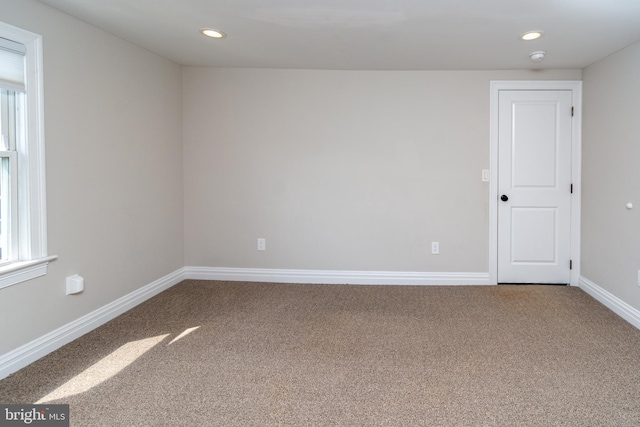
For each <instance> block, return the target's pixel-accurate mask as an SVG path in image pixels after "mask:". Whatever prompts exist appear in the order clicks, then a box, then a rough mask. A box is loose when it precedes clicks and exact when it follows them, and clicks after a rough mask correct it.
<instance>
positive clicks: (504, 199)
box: [500, 194, 509, 202]
mask: <svg viewBox="0 0 640 427" xmlns="http://www.w3.org/2000/svg"><path fill="white" fill-rule="evenodd" d="M500 200H502V201H503V202H506V201H507V200H509V198H508V197H507V195H506V194H503V195H502V196H500Z"/></svg>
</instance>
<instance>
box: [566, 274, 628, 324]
mask: <svg viewBox="0 0 640 427" xmlns="http://www.w3.org/2000/svg"><path fill="white" fill-rule="evenodd" d="M578 286H580V288H581V289H582V290H583V291H585V292H586V293H588V294H589V295H591V296H592V297H593V298H595V299H596V300H598V301H599V302H600V303H602V304H603V305H604V306H606V307H607V308H608V309H609V310H611V311H613V312H614V313H616V314H617V315H618V316H620V317H622V318H623V319H624V320H626V321H627V322H629V323H631V324H632V325H633V326H635V327H636V328H637V329H640V311H638V310H636V309H635V308H633V307H631V306H630V305H629V304H627V303H626V302H624V301H622V300H621V299H620V298H618V297H617V296H615V295H613V294H612V293H610V292H609V291H607V290H605V289H603V288H601V287H600V286H598V285H597V284H595V283H594V282H592V281H591V280H589V279H587V278H586V277H582V276H581V277H580V280H579V283H578Z"/></svg>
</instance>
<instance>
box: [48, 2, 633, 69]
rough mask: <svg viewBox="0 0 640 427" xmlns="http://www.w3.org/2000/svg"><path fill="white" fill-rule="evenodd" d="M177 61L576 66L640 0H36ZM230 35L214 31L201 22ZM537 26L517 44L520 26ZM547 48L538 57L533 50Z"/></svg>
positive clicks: (605, 42) (624, 41)
mask: <svg viewBox="0 0 640 427" xmlns="http://www.w3.org/2000/svg"><path fill="white" fill-rule="evenodd" d="M40 1H41V2H42V3H45V4H48V5H50V6H53V7H55V8H57V9H60V10H62V11H64V12H66V13H68V14H70V15H73V16H75V17H77V18H80V19H82V20H84V21H86V22H88V23H91V24H93V25H95V26H97V27H100V28H103V29H105V30H106V31H108V32H110V33H112V34H115V35H117V36H119V37H121V38H123V39H126V40H129V41H131V42H133V43H135V44H137V45H139V46H142V47H144V48H146V49H148V50H151V51H153V52H156V53H158V54H160V55H162V56H165V57H167V58H170V59H172V60H174V61H175V62H178V63H180V64H182V65H192V66H207V67H265V68H311V69H360V70H483V69H491V70H497V69H529V68H553V69H560V68H565V69H575V68H583V67H585V66H587V65H589V64H592V63H593V62H596V61H597V60H599V59H601V58H603V57H605V56H607V55H609V54H611V53H613V52H615V51H617V50H619V49H621V48H623V47H625V46H627V45H629V44H631V43H633V42H635V41H638V40H640V0H40ZM203 27H211V28H217V29H220V30H222V31H224V32H226V33H227V34H228V37H227V38H225V39H222V40H214V39H209V38H206V37H204V36H202V35H201V34H200V33H199V31H198V30H199V29H200V28H203ZM534 29H535V30H543V31H544V36H543V37H542V38H541V39H539V40H536V41H531V42H524V41H522V40H520V39H519V36H520V34H522V33H524V32H525V31H527V30H534ZM536 50H545V51H546V52H547V56H546V58H545V59H544V61H542V62H541V63H537V64H536V63H533V62H531V60H530V59H529V53H530V52H532V51H536Z"/></svg>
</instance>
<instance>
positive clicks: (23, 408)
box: [0, 404, 69, 427]
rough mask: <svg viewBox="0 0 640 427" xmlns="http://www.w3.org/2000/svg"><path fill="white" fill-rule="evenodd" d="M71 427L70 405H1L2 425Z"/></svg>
mask: <svg viewBox="0 0 640 427" xmlns="http://www.w3.org/2000/svg"><path fill="white" fill-rule="evenodd" d="M5 426H7V427H9V426H42V427H69V405H1V404H0V427H5Z"/></svg>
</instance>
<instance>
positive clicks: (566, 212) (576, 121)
mask: <svg viewBox="0 0 640 427" xmlns="http://www.w3.org/2000/svg"><path fill="white" fill-rule="evenodd" d="M580 98H581V83H580V82H569V81H567V82H544V81H537V82H492V83H491V150H490V152H491V159H490V163H491V164H490V168H491V186H490V205H489V206H490V209H489V210H490V212H489V215H490V226H489V228H490V245H489V246H490V256H489V275H490V280H491V283H570V284H572V285H576V284H577V282H578V278H579V250H580V249H579V243H580V234H579V230H580V223H579V222H580V212H579V211H580V191H579V190H580V186H579V184H580V152H581V147H580V117H579V112H580V103H581V99H580ZM572 108H573V117H572ZM572 184H573V194H571V185H572ZM502 195H504V196H506V197H507V198H508V200H506V201H502V200H501V199H500V197H501V196H502ZM570 260H572V266H573V269H572V270H569V263H570Z"/></svg>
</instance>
